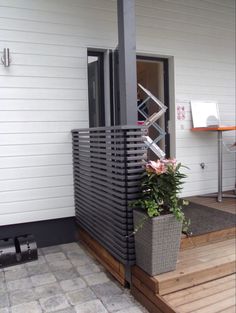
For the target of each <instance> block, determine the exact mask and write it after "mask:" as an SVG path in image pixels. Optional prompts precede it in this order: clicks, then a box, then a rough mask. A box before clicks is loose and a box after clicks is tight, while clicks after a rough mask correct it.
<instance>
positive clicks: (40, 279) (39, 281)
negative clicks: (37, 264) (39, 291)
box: [30, 273, 56, 287]
mask: <svg viewBox="0 0 236 313" xmlns="http://www.w3.org/2000/svg"><path fill="white" fill-rule="evenodd" d="M30 279H31V281H32V284H33V286H35V287H37V286H41V285H46V284H50V283H54V282H56V278H55V276H54V275H53V274H52V273H46V274H39V275H34V276H31V277H30Z"/></svg>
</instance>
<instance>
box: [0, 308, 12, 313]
mask: <svg viewBox="0 0 236 313" xmlns="http://www.w3.org/2000/svg"><path fill="white" fill-rule="evenodd" d="M0 313H10V309H9V308H2V309H0Z"/></svg>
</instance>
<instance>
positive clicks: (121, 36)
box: [117, 0, 137, 125]
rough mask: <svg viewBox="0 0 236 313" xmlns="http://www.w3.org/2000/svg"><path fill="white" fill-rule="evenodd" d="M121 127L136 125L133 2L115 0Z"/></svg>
mask: <svg viewBox="0 0 236 313" xmlns="http://www.w3.org/2000/svg"><path fill="white" fill-rule="evenodd" d="M117 17H118V41H119V42H118V46H119V89H120V90H119V92H120V123H121V125H136V124H137V73H136V32H135V0H117Z"/></svg>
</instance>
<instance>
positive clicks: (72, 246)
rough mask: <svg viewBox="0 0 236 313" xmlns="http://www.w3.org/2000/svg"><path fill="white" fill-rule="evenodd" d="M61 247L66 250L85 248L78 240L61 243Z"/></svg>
mask: <svg viewBox="0 0 236 313" xmlns="http://www.w3.org/2000/svg"><path fill="white" fill-rule="evenodd" d="M60 248H61V249H62V250H63V251H65V252H66V251H79V250H84V249H83V248H81V247H80V245H79V244H78V243H77V242H71V243H66V244H63V245H60Z"/></svg>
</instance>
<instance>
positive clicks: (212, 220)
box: [183, 202, 236, 236]
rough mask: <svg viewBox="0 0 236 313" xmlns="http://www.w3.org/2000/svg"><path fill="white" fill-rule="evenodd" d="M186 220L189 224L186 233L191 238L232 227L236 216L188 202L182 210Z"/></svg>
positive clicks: (235, 222) (235, 221)
mask: <svg viewBox="0 0 236 313" xmlns="http://www.w3.org/2000/svg"><path fill="white" fill-rule="evenodd" d="M183 211H184V213H185V216H186V219H187V220H188V219H190V221H191V223H190V226H189V229H188V233H189V234H191V235H192V236H197V235H203V234H206V233H210V232H214V231H218V230H222V229H227V228H231V227H234V226H235V224H236V215H235V214H232V213H228V212H224V211H221V210H217V209H214V208H211V207H207V206H204V205H200V204H197V203H193V202H190V204H189V205H188V206H186V207H184V208H183Z"/></svg>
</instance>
